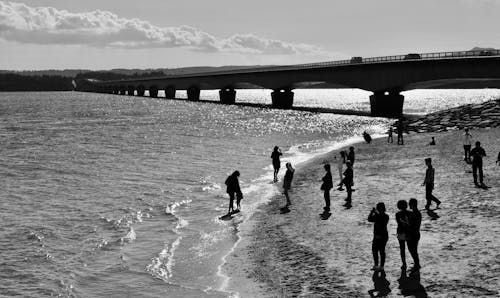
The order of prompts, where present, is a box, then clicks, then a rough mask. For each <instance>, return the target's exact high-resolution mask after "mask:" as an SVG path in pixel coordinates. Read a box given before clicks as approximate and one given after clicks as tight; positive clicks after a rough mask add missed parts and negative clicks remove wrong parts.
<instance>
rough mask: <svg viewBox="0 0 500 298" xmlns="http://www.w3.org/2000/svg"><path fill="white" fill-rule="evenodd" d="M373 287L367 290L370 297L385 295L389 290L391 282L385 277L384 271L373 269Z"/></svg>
mask: <svg viewBox="0 0 500 298" xmlns="http://www.w3.org/2000/svg"><path fill="white" fill-rule="evenodd" d="M372 281H373V289H372V290H368V294H369V295H370V297H386V296H387V295H388V294H389V293H390V292H391V288H389V286H390V285H391V283H390V282H389V281H388V280H387V278H386V277H385V271H384V270H380V271H375V272H373V275H372Z"/></svg>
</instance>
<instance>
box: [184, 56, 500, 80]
mask: <svg viewBox="0 0 500 298" xmlns="http://www.w3.org/2000/svg"><path fill="white" fill-rule="evenodd" d="M483 56H500V50H477V51H456V52H438V53H422V54H406V55H392V56H380V57H370V58H362V57H353V58H351V59H346V60H336V61H327V62H319V63H307V64H293V65H279V66H264V67H255V68H247V69H240V70H238V69H234V70H221V71H207V72H203V73H197V74H191V75H189V74H186V75H182V76H193V75H208V74H209V75H217V74H232V73H251V72H262V71H279V70H294V69H308V68H322V67H331V66H340V65H350V64H370V63H380V62H396V61H403V60H438V59H446V58H467V57H483ZM176 77H179V76H176Z"/></svg>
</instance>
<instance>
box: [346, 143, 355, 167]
mask: <svg viewBox="0 0 500 298" xmlns="http://www.w3.org/2000/svg"><path fill="white" fill-rule="evenodd" d="M354 159H355V154H354V147H353V146H351V147H349V152H348V153H347V160H348V161H350V162H351V165H353V166H354Z"/></svg>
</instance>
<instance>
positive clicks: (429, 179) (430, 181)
mask: <svg viewBox="0 0 500 298" xmlns="http://www.w3.org/2000/svg"><path fill="white" fill-rule="evenodd" d="M425 164H426V165H427V170H426V171H425V178H424V183H422V186H425V199H426V200H427V204H425V209H427V210H429V208H430V206H431V204H432V202H436V209H439V205H441V201H439V200H438V199H437V198H436V197H435V196H434V195H433V194H432V191H433V190H434V168H433V167H432V159H431V158H430V157H429V158H426V159H425Z"/></svg>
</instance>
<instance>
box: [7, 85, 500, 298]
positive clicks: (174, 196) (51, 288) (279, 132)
mask: <svg viewBox="0 0 500 298" xmlns="http://www.w3.org/2000/svg"><path fill="white" fill-rule="evenodd" d="M269 93H270V91H269V90H238V101H246V102H251V103H269V101H270V99H269V97H270V94H269ZM160 95H161V94H160ZM369 95H370V93H369V92H365V91H360V90H295V105H296V106H307V107H311V106H313V107H325V108H334V109H352V110H361V111H369V103H368V96H369ZM404 95H405V113H413V114H425V113H428V112H432V111H436V110H440V109H444V108H449V107H452V106H458V105H461V104H465V103H479V102H483V101H486V100H489V99H493V98H498V97H500V91H499V90H488V89H485V90H475V91H467V90H439V91H411V92H406V93H404ZM217 96H218V93H217V91H202V93H201V97H202V98H203V99H207V100H217V98H218V97H217ZM178 97H185V93H182V92H178ZM389 123H391V121H389V120H387V119H382V118H369V117H359V116H341V115H335V114H322V113H310V112H302V111H296V110H293V111H292V110H278V109H268V108H254V107H246V106H234V105H216V104H211V103H197V102H191V101H182V100H165V99H161V98H158V99H152V98H148V97H128V96H118V95H104V94H92V93H77V92H44V93H37V92H32V93H0V181H1V188H0V219H1V221H0V256H1V257H0V281H1V282H0V295H2V296H7V297H10V296H16V295H20V296H25V297H105V296H109V297H127V296H128V297H160V296H161V297H229V296H231V295H232V294H234V293H228V292H225V290H224V284H225V283H226V282H227V281H228V279H229V278H230V274H229V273H226V272H224V271H223V270H221V265H222V264H223V262H224V260H225V256H226V255H227V254H228V253H230V252H231V251H232V249H233V248H234V245H235V243H236V242H237V240H238V233H237V232H238V228H239V226H240V224H241V223H242V222H243V221H245V220H246V219H247V218H248V217H249V215H250V214H251V212H252V210H254V209H255V208H257V206H258V205H259V204H262V203H265V202H266V201H267V200H268V199H269V198H270V197H271V196H272V194H273V193H274V192H276V191H277V189H278V188H277V187H276V186H275V185H274V184H273V183H272V166H271V159H270V155H271V151H272V149H273V147H274V146H280V147H281V149H282V151H283V153H284V155H283V158H282V160H283V162H286V161H290V162H292V163H293V164H295V165H297V164H300V162H303V161H306V160H308V159H310V158H312V157H314V156H315V155H317V154H320V153H324V152H326V151H328V150H330V149H332V148H335V147H336V146H338V145H339V144H342V143H346V142H349V141H350V140H355V139H359V136H360V134H361V133H362V132H363V131H365V130H367V131H368V132H370V133H372V134H379V133H383V132H384V131H385V130H386V129H387V126H388V125H389ZM235 170H239V171H240V173H241V176H240V184H241V186H242V189H243V192H244V199H243V201H242V213H241V214H240V215H238V216H236V217H235V218H234V219H233V220H231V221H221V220H219V217H220V216H221V215H223V214H225V213H226V212H227V205H228V199H227V195H226V194H225V185H224V181H225V179H226V177H227V175H229V174H230V173H232V172H233V171H235ZM282 172H283V171H282ZM281 174H283V173H281Z"/></svg>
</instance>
